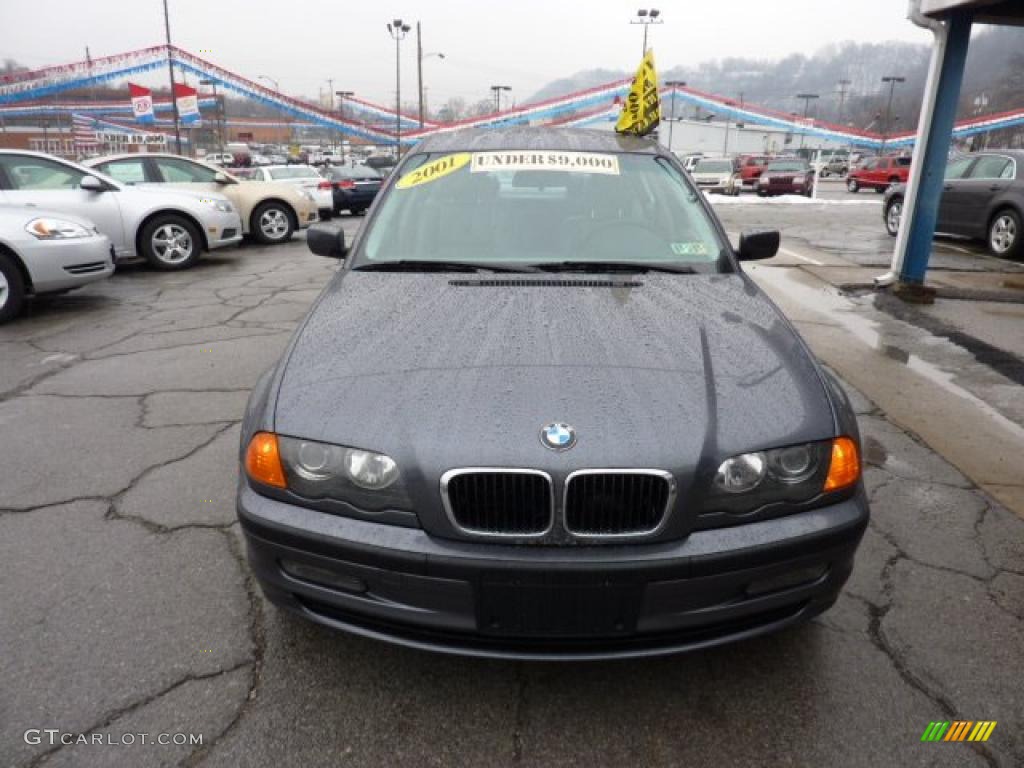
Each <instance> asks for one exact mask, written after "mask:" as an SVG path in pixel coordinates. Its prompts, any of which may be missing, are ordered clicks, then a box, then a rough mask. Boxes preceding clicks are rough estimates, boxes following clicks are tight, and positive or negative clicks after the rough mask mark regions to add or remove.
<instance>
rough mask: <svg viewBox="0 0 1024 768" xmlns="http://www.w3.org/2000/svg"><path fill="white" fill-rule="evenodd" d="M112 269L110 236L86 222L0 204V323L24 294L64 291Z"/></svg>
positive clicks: (14, 312)
mask: <svg viewBox="0 0 1024 768" xmlns="http://www.w3.org/2000/svg"><path fill="white" fill-rule="evenodd" d="M113 272H114V260H113V256H112V253H111V247H110V239H109V238H108V237H107V236H106V235H102V234H100V233H99V231H97V229H96V226H95V225H94V224H93V223H92V222H90V221H87V220H85V219H80V218H77V217H75V216H71V215H69V214H66V213H58V212H56V211H46V210H40V209H38V208H28V207H25V206H14V205H0V323H3V322H6V321H7V320H10V319H11V318H13V317H16V316H17V315H18V313H19V312H21V309H22V307H23V306H24V303H25V298H26V296H30V295H37V296H38V295H40V294H45V293H61V292H63V291H69V290H71V289H73V288H79V287H81V286H83V285H86V284H87V283H92V282H95V281H96V280H102V279H104V278H106V277H110V275H111V274H113Z"/></svg>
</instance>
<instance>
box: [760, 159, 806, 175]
mask: <svg viewBox="0 0 1024 768" xmlns="http://www.w3.org/2000/svg"><path fill="white" fill-rule="evenodd" d="M765 170H766V171H792V172H794V173H799V172H801V171H806V170H807V166H806V165H804V164H803V163H801V162H798V161H794V160H789V161H782V162H776V163H769V164H768V167H767V168H765Z"/></svg>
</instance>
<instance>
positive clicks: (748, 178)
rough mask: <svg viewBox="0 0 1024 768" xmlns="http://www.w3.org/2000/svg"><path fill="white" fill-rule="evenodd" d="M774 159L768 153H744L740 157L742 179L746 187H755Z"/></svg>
mask: <svg viewBox="0 0 1024 768" xmlns="http://www.w3.org/2000/svg"><path fill="white" fill-rule="evenodd" d="M771 161H772V159H771V158H770V157H768V156H767V155H744V156H743V157H741V158H740V179H741V180H742V181H743V186H744V187H753V186H754V185H756V184H757V180H758V179H759V178H761V174H762V173H764V169H765V167H766V166H767V165H768V163H770V162H771Z"/></svg>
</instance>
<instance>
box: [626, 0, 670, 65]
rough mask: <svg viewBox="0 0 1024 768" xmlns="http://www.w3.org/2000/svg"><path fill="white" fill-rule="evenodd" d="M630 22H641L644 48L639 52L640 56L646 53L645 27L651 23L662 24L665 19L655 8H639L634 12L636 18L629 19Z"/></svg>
mask: <svg viewBox="0 0 1024 768" xmlns="http://www.w3.org/2000/svg"><path fill="white" fill-rule="evenodd" d="M629 23H630V24H642V25H643V27H644V49H643V50H642V51H641V52H640V58H643V57H644V56H646V55H647V28H648V27H649V26H651V24H664V23H665V20H664V19H662V18H661V11H659V10H658V9H657V8H641V9H640V10H639V11H637V12H636V18H635V19H631V20H630V22H629Z"/></svg>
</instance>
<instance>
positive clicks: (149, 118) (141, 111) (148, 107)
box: [128, 83, 154, 123]
mask: <svg viewBox="0 0 1024 768" xmlns="http://www.w3.org/2000/svg"><path fill="white" fill-rule="evenodd" d="M128 93H130V94H131V97H132V113H133V114H134V115H135V119H136V120H137V121H138V122H140V123H152V122H153V120H154V115H153V92H152V91H151V90H149V88H143V87H142V86H141V85H136V84H135V83H128Z"/></svg>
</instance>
